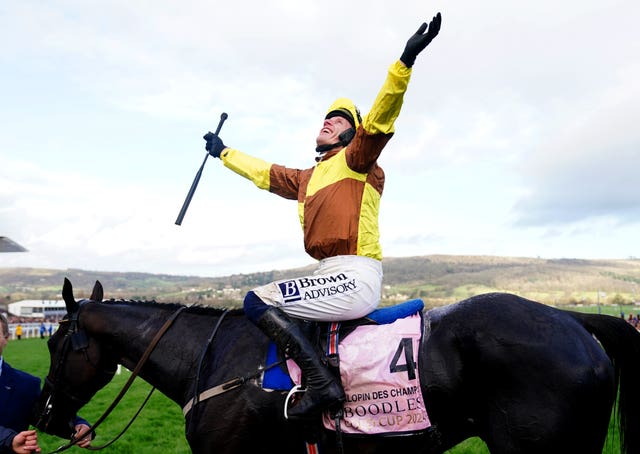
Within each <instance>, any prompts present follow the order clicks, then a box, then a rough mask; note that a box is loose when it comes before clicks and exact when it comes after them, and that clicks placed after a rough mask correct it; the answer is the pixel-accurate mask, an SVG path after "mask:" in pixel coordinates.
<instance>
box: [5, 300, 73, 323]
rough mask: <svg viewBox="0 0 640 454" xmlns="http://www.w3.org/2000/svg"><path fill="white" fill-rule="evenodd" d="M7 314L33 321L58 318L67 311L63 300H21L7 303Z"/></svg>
mask: <svg viewBox="0 0 640 454" xmlns="http://www.w3.org/2000/svg"><path fill="white" fill-rule="evenodd" d="M7 309H8V311H9V314H11V315H13V316H16V317H20V318H29V319H33V320H34V321H40V320H47V319H52V318H54V319H58V318H61V317H63V316H64V314H66V313H67V308H66V306H65V304H64V301H63V300H22V301H17V302H15V303H9V304H8V305H7Z"/></svg>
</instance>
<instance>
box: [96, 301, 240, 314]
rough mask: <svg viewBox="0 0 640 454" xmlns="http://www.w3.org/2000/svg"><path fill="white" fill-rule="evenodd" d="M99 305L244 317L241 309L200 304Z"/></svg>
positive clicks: (130, 302)
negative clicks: (182, 309) (179, 310)
mask: <svg viewBox="0 0 640 454" xmlns="http://www.w3.org/2000/svg"><path fill="white" fill-rule="evenodd" d="M101 304H106V305H109V304H124V305H127V306H141V307H153V308H157V309H164V310H167V311H174V312H175V311H177V310H178V309H180V308H181V307H186V309H185V312H186V313H188V314H195V315H209V316H215V317H219V316H220V315H222V314H223V313H224V312H228V315H244V310H243V309H229V308H225V307H213V306H205V305H201V304H195V305H191V306H187V305H185V304H181V303H158V302H157V301H155V300H151V301H139V300H126V299H113V298H112V299H110V300H104V301H102V302H101Z"/></svg>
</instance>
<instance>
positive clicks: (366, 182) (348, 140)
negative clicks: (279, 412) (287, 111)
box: [204, 13, 441, 418]
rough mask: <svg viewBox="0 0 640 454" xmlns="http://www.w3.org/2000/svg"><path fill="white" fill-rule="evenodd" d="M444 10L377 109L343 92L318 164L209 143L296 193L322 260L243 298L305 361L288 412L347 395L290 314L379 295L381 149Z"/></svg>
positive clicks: (332, 312)
mask: <svg viewBox="0 0 640 454" xmlns="http://www.w3.org/2000/svg"><path fill="white" fill-rule="evenodd" d="M440 23H441V17H440V13H438V14H437V15H436V16H435V17H434V18H433V19H432V21H431V22H430V23H429V25H428V27H427V24H426V23H424V24H422V26H420V28H419V29H418V31H417V32H416V33H415V34H414V35H413V36H411V38H409V40H408V41H407V44H406V47H405V49H404V52H403V53H402V56H401V57H400V59H399V60H398V61H396V62H395V63H393V64H392V65H391V67H390V68H389V71H388V75H387V78H386V80H385V82H384V84H383V85H382V88H381V90H380V92H379V93H378V96H377V98H376V100H375V101H374V103H373V106H372V108H371V110H370V111H369V113H368V114H367V115H366V116H365V117H364V118H361V116H360V112H359V111H358V109H357V108H356V106H355V105H354V104H353V102H352V101H350V100H349V99H346V98H339V99H337V100H336V101H335V102H334V103H333V104H332V105H331V106H330V107H329V109H328V111H327V114H326V115H325V118H324V122H323V124H322V128H321V129H320V132H319V134H318V137H317V138H316V152H317V153H318V156H317V157H316V164H315V166H313V167H311V168H309V169H305V170H300V169H294V168H288V167H284V166H282V165H278V164H271V163H268V162H265V161H263V160H261V159H258V158H255V157H252V156H249V155H247V154H245V153H243V152H241V151H239V150H236V149H233V148H229V147H227V146H225V145H224V143H223V142H222V140H221V139H220V138H219V137H218V136H217V135H215V134H213V133H211V132H209V133H207V134H206V135H205V136H204V139H205V140H206V142H207V143H206V149H207V151H208V152H209V153H210V154H211V155H212V156H214V157H216V158H220V159H221V160H222V162H223V163H224V165H225V167H227V168H229V169H231V170H232V171H234V172H235V173H237V174H239V175H241V176H243V177H245V178H247V179H249V180H251V181H252V182H253V183H254V184H255V185H256V186H257V187H258V188H260V189H265V190H268V191H270V192H272V193H274V194H277V195H279V196H281V197H284V198H287V199H291V200H297V202H298V215H299V218H300V223H301V225H302V230H303V233H304V246H305V250H306V252H307V253H308V254H309V255H311V256H312V257H313V258H315V259H317V260H318V261H319V264H318V267H317V269H316V270H315V271H314V273H313V274H312V275H309V276H305V277H301V278H295V279H285V280H281V281H276V282H272V283H270V284H267V285H264V286H261V287H258V288H254V289H253V290H251V291H249V292H248V293H247V295H246V297H245V299H244V309H245V313H246V315H247V317H248V318H249V320H251V321H252V322H253V323H255V324H256V325H257V326H258V327H259V328H260V329H261V330H262V331H263V332H264V333H265V334H266V335H267V336H268V337H269V338H271V339H272V340H273V341H274V342H275V343H276V344H277V345H278V347H280V348H281V349H282V350H283V351H284V352H286V354H287V355H289V356H290V357H291V358H293V360H294V361H295V362H296V363H297V364H298V366H299V367H300V369H301V370H302V372H303V376H305V377H306V392H305V394H304V395H303V397H302V399H300V401H299V402H298V403H296V404H295V405H294V406H293V407H292V409H291V410H290V411H289V412H288V415H289V417H290V418H303V417H307V416H311V415H313V414H317V413H319V412H321V411H322V410H324V409H326V408H328V407H331V406H333V405H334V404H340V403H342V402H343V401H344V400H345V395H344V391H343V389H342V387H341V386H340V384H339V383H338V381H337V380H336V378H335V377H334V376H333V375H332V374H331V373H330V372H329V370H328V369H327V368H326V367H324V365H323V363H322V362H321V360H320V358H319V357H318V355H317V353H316V351H315V349H314V346H313V345H312V344H311V343H310V342H309V340H308V339H307V338H306V337H305V335H304V333H303V332H302V330H301V329H300V327H299V326H298V325H297V324H296V323H294V321H293V320H291V318H290V317H294V318H300V319H306V320H314V321H336V320H351V319H355V318H359V317H362V316H365V315H366V314H368V313H369V312H371V311H372V310H374V309H375V308H376V307H377V305H378V304H379V302H380V298H381V286H382V264H381V260H382V251H381V247H380V241H379V229H378V210H379V206H380V197H381V195H382V190H383V187H384V172H383V170H382V168H380V166H378V164H377V159H378V156H380V153H381V152H382V149H383V148H384V146H385V145H386V144H387V142H388V141H389V139H390V138H391V136H392V135H393V133H394V122H395V120H396V118H397V117H398V115H399V113H400V108H401V107H402V102H403V98H404V93H405V91H406V89H407V85H408V83H409V78H410V76H411V72H412V69H411V68H412V66H413V63H414V62H415V59H416V56H417V55H418V54H419V53H420V52H421V51H422V50H424V48H425V47H426V46H427V45H428V44H429V43H430V42H431V40H432V39H433V38H435V36H436V35H437V34H438V32H439V30H440Z"/></svg>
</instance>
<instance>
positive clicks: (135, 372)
mask: <svg viewBox="0 0 640 454" xmlns="http://www.w3.org/2000/svg"><path fill="white" fill-rule="evenodd" d="M185 309H186V306H182V307H180V308H179V309H178V310H177V311H175V312H174V313H173V315H172V316H171V317H170V318H169V319H167V321H166V322H165V323H164V325H162V327H161V328H160V330H159V331H158V332H157V333H156V335H155V337H154V338H153V339H152V340H151V343H150V344H149V346H148V347H147V350H146V351H145V352H144V354H143V355H142V357H141V358H140V360H139V361H138V364H137V365H136V367H135V368H134V370H133V371H132V372H131V376H130V377H129V379H128V380H127V382H126V383H125V384H124V386H123V387H122V389H121V390H120V392H119V393H118V395H117V396H116V398H115V399H114V400H113V402H112V403H111V405H109V407H108V408H107V409H106V410H105V412H104V413H103V414H102V416H100V418H98V420H97V421H96V422H95V424H94V425H93V426H91V427H90V429H89V431H88V432H87V433H85V434H84V436H87V435H89V434H92V435H95V430H96V428H97V427H98V426H100V424H102V422H103V421H104V420H105V419H106V418H107V416H109V415H110V414H111V412H112V411H113V410H114V409H115V408H116V406H117V405H118V404H119V403H120V401H121V400H122V398H123V397H124V395H125V394H126V392H127V391H128V390H129V388H130V387H131V385H132V384H133V381H134V380H135V379H136V377H137V376H138V374H139V373H140V370H141V369H142V367H143V366H144V364H145V363H146V362H147V359H149V356H151V353H152V352H153V350H154V349H155V348H156V345H158V342H160V339H161V338H162V336H163V335H164V334H165V333H166V332H167V330H168V329H169V328H170V327H171V325H172V324H173V322H174V321H175V320H176V319H177V318H178V315H180V313H181V312H182V311H183V310H185ZM154 389H155V388H152V389H151V391H150V392H149V395H148V396H147V398H146V399H145V400H144V402H143V403H142V406H141V407H140V409H139V410H138V411H137V412H136V414H135V415H134V416H133V418H132V419H131V421H130V422H129V423H128V424H127V425H126V426H125V428H124V430H122V432H120V434H118V435H117V436H116V437H115V438H114V439H113V440H111V441H110V442H108V443H106V444H105V445H102V446H95V447H93V446H90V447H89V449H90V450H92V451H99V450H101V449H104V448H106V447H108V446H110V445H111V444H113V443H114V442H115V441H116V440H117V439H119V438H120V437H121V436H122V435H124V433H125V432H126V431H127V429H128V428H129V427H130V426H131V424H132V423H133V421H134V420H135V418H136V417H137V416H138V415H139V414H140V412H141V411H142V408H143V407H144V406H145V404H146V403H147V402H148V400H149V398H150V397H151V394H152V393H153V391H154ZM53 391H55V390H53ZM53 391H52V393H51V395H53ZM79 441H80V439H77V438H74V437H72V438H71V440H70V441H69V443H67V444H66V445H63V446H60V447H59V448H58V449H56V450H55V451H52V452H51V453H50V454H56V453H59V452H62V451H65V450H67V449H69V448H70V447H72V446H74V445H76V444H77V443H78V442H79Z"/></svg>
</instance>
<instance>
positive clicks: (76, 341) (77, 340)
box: [37, 300, 186, 454]
mask: <svg viewBox="0 0 640 454" xmlns="http://www.w3.org/2000/svg"><path fill="white" fill-rule="evenodd" d="M88 302H90V300H81V301H79V302H78V309H77V310H76V311H74V312H73V313H72V314H69V318H68V320H63V322H68V323H69V329H68V330H67V333H66V334H65V337H64V339H63V340H62V342H63V344H62V352H61V354H60V355H58V360H57V361H56V365H55V367H54V368H53V374H52V377H49V376H47V378H46V379H45V383H47V385H48V386H49V388H50V392H49V396H48V398H47V401H46V403H45V405H44V407H43V410H42V413H41V414H40V417H39V419H38V423H37V427H42V425H41V424H42V423H43V422H45V421H46V424H45V426H44V427H45V430H46V428H47V427H48V425H49V424H50V423H51V417H52V412H53V408H54V403H55V399H54V396H60V395H62V397H63V398H64V399H66V400H71V401H72V402H76V403H79V404H80V407H81V406H83V405H85V404H87V403H88V402H89V399H85V398H82V397H78V396H76V395H74V394H73V393H72V392H71V391H70V390H68V389H67V387H64V386H62V376H63V374H62V370H63V368H64V364H65V362H66V360H67V357H68V355H69V353H70V352H71V351H73V352H77V351H83V353H84V357H85V360H86V361H87V362H88V363H89V364H90V365H91V366H92V367H94V368H96V369H98V370H99V368H98V365H97V364H94V363H93V362H92V361H91V359H90V358H89V354H88V351H87V349H88V346H89V340H88V338H87V335H86V332H85V331H84V330H83V329H81V328H80V326H79V320H78V317H79V315H80V309H81V308H82V306H83V305H84V304H86V303H88ZM184 309H186V306H181V307H180V308H178V310H176V311H175V312H174V313H173V314H172V315H171V317H169V318H168V319H167V320H166V321H165V323H164V325H162V327H161V328H160V330H159V331H158V332H157V333H156V335H155V337H154V338H153V339H152V340H151V342H150V343H149V345H148V346H147V349H146V350H145V352H144V353H143V355H142V356H141V357H140V360H139V361H138V364H137V365H136V367H135V368H134V369H133V371H132V372H131V376H130V377H129V379H128V380H127V382H126V383H125V384H124V386H123V387H122V389H121V390H120V392H119V393H118V395H117V396H116V397H115V399H114V400H113V402H112V403H111V405H109V407H108V408H107V409H106V410H105V412H104V413H103V414H102V416H101V417H100V418H98V420H97V421H96V422H95V423H94V424H93V426H91V427H90V430H89V432H88V433H85V434H83V436H87V435H90V434H91V435H94V434H95V430H96V428H97V427H98V426H99V425H100V424H102V422H103V421H104V420H105V419H106V418H107V416H109V414H110V413H111V412H112V411H113V410H114V409H115V408H116V406H117V405H118V403H119V402H120V400H122V398H123V397H124V395H125V394H126V392H127V391H128V390H129V388H130V387H131V385H132V384H133V381H134V380H135V378H136V377H137V376H138V374H139V373H140V370H141V369H142V367H143V366H144V364H145V363H146V361H147V359H148V358H149V356H151V353H152V352H153V350H154V349H155V347H156V345H157V344H158V342H159V341H160V339H161V338H162V336H163V335H164V334H165V333H166V331H167V330H168V329H169V327H171V325H172V324H173V322H174V321H175V320H176V318H178V315H180V313H181V312H182V311H183V310H184ZM63 322H61V323H63ZM99 372H100V373H102V374H104V375H108V376H109V377H112V376H113V375H114V374H115V370H113V371H108V370H99ZM154 389H155V388H152V389H151V391H150V392H149V395H148V396H147V398H146V399H145V400H144V402H143V403H142V406H141V407H140V409H139V410H138V411H137V412H136V414H135V415H134V416H133V418H132V420H131V421H130V422H129V424H127V425H126V426H125V428H124V429H123V430H122V432H120V434H118V435H117V436H116V437H115V438H114V439H113V440H111V441H110V442H109V443H106V444H105V445H103V446H97V447H92V446H90V447H89V449H91V450H94V451H98V450H101V449H104V448H106V447H108V446H110V445H111V444H113V443H114V442H115V441H116V440H117V439H118V438H120V437H121V436H122V435H123V434H124V433H125V431H126V430H127V429H128V428H129V426H131V424H132V423H133V420H134V419H135V418H136V417H137V416H138V414H139V413H140V411H141V410H142V407H144V405H145V404H146V403H147V401H148V400H149V398H150V397H151V393H153V390H154ZM78 408H79V407H78ZM79 441H80V439H76V438H74V437H72V438H71V440H70V441H69V443H67V444H66V445H63V446H60V447H59V448H58V449H56V450H55V451H53V452H52V453H50V454H54V453H58V452H62V451H65V450H67V449H69V448H70V447H71V446H74V445H75V444H77V443H78V442H79Z"/></svg>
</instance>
